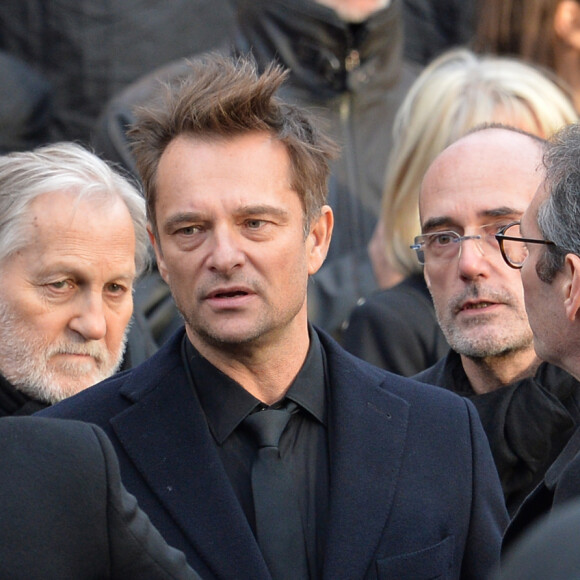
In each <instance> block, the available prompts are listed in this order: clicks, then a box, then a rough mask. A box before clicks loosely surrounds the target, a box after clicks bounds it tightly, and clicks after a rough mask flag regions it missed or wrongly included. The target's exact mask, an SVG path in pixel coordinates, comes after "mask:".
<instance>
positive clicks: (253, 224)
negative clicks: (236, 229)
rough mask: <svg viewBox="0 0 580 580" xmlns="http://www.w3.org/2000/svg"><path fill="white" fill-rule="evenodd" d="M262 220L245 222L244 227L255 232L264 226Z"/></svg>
mask: <svg viewBox="0 0 580 580" xmlns="http://www.w3.org/2000/svg"><path fill="white" fill-rule="evenodd" d="M264 223H265V222H264V220H247V221H246V226H247V227H248V228H250V229H251V230H257V229H259V228H261V227H262V226H263V225H264Z"/></svg>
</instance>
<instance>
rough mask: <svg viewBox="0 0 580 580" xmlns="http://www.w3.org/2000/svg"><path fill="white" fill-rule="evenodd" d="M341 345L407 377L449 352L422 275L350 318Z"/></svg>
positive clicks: (367, 302) (364, 305)
mask: <svg viewBox="0 0 580 580" xmlns="http://www.w3.org/2000/svg"><path fill="white" fill-rule="evenodd" d="M343 346H344V348H346V350H348V351H349V352H351V353H352V354H354V355H356V356H358V357H359V358H362V359H363V360H366V361H367V362H370V363H372V364H374V365H376V366H378V367H381V368H383V369H386V370H388V371H391V372H394V373H397V374H399V375H403V376H406V377H410V376H412V375H415V374H417V373H419V372H421V371H423V370H425V369H427V368H429V367H430V366H431V365H434V364H435V363H436V362H437V361H438V360H439V359H440V358H441V357H443V356H445V355H446V354H447V352H448V351H449V345H448V344H447V341H446V340H445V336H444V335H443V332H442V330H441V328H440V326H439V323H438V322H437V317H436V315H435V307H434V306H433V300H432V299H431V295H430V294H429V290H428V289H427V285H426V284H425V279H424V278H423V274H415V275H413V276H409V277H408V278H406V279H405V280H403V281H402V282H401V283H399V284H397V285H396V286H393V287H392V288H389V289H387V290H381V291H379V292H376V293H375V294H372V295H371V296H369V298H367V299H366V300H364V301H361V303H360V304H359V306H357V307H356V308H355V309H354V310H353V311H352V314H351V317H350V320H349V323H348V326H347V327H346V330H345V331H344V334H343Z"/></svg>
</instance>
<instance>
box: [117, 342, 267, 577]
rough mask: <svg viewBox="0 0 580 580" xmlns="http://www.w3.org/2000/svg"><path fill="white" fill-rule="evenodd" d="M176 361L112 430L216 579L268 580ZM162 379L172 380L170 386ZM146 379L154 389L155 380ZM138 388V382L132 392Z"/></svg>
mask: <svg viewBox="0 0 580 580" xmlns="http://www.w3.org/2000/svg"><path fill="white" fill-rule="evenodd" d="M171 356H173V358H175V353H174V352H173V353H172V354H171ZM174 362H175V364H174V365H173V368H172V369H170V371H169V372H167V371H168V370H169V369H167V370H165V371H164V372H159V373H158V379H157V381H158V383H157V386H156V387H155V388H149V389H148V390H147V392H146V393H144V394H142V395H141V396H138V397H137V400H136V401H135V402H134V404H133V405H132V406H131V407H129V408H128V409H127V410H126V411H124V412H123V413H121V414H120V415H117V416H116V417H115V418H113V420H112V421H111V423H112V426H113V429H114V431H115V433H116V434H117V436H118V438H119V441H120V443H121V445H122V446H123V447H124V449H125V451H126V453H127V454H128V455H129V457H130V458H131V460H132V461H133V463H134V465H135V466H136V468H137V470H138V471H139V473H140V474H141V475H142V477H143V478H144V479H145V480H146V482H147V485H148V486H149V487H150V488H151V490H152V492H153V494H154V495H155V496H156V497H157V498H158V499H159V501H160V502H161V503H162V504H163V506H164V508H165V510H166V511H167V513H168V515H169V516H170V518H171V519H172V520H173V523H174V524H176V525H177V526H178V527H179V528H180V529H181V531H182V532H183V533H184V535H185V536H186V537H187V538H188V540H189V541H190V542H191V544H192V546H193V547H194V548H195V551H196V552H197V553H198V555H199V556H200V558H201V559H202V560H204V561H205V562H206V563H207V564H208V566H209V567H210V568H211V569H212V570H213V572H214V573H215V575H216V576H218V577H228V578H236V577H242V576H244V577H248V578H249V577H252V578H269V575H268V572H267V569H266V566H265V563H264V561H263V558H262V556H261V554H260V552H259V548H258V546H257V543H256V541H255V540H254V536H253V534H252V531H251V529H250V526H249V524H248V523H247V520H246V517H245V515H244V514H243V511H242V509H241V507H240V505H239V502H238V500H237V498H236V496H235V494H234V491H233V489H232V487H231V485H230V483H229V480H228V477H227V475H226V473H225V470H224V468H223V465H222V463H221V460H220V458H219V456H218V454H217V450H216V449H215V447H214V444H213V440H212V439H211V435H210V433H209V430H208V427H207V424H206V421H205V417H204V416H203V413H202V411H201V408H200V406H199V403H198V401H197V398H196V396H195V394H194V393H193V392H192V389H191V387H190V385H189V383H188V381H187V378H186V375H185V372H184V370H183V365H182V364H181V360H180V357H178V360H176V361H174ZM164 366H165V365H164ZM149 370H151V369H149ZM163 376H170V377H171V384H166V383H165V382H164V380H163V378H162V377H163ZM147 378H148V383H149V384H152V379H153V377H151V374H148V377H147ZM138 384H139V378H138V376H135V377H134V379H133V380H132V385H129V388H128V389H127V390H130V389H131V387H135V385H138ZM136 433H141V437H140V438H136V437H135V434H136ZM216 546H219V549H216ZM224 554H228V555H229V557H227V558H224V557H223V555H224Z"/></svg>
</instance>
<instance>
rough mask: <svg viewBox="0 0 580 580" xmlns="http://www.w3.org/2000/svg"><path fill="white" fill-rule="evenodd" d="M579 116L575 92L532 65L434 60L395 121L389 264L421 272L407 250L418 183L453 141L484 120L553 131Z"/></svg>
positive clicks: (386, 205)
mask: <svg viewBox="0 0 580 580" xmlns="http://www.w3.org/2000/svg"><path fill="white" fill-rule="evenodd" d="M577 119H578V116H577V113H576V111H575V109H574V106H573V104H572V99H571V97H570V96H569V94H568V93H566V92H565V90H564V89H563V88H561V87H559V86H558V85H557V84H556V81H555V80H554V77H553V76H552V75H551V74H550V73H547V72H545V71H541V70H539V69H537V68H534V67H533V66H532V65H528V64H524V63H523V62H521V61H519V60H516V59H512V58H507V57H497V56H477V55H475V54H474V53H473V52H471V51H469V50H467V49H454V50H451V51H449V52H447V53H445V54H443V55H441V56H440V57H439V58H437V59H435V60H434V61H433V62H432V63H431V64H430V65H429V66H428V67H427V68H425V70H424V71H423V72H422V73H421V75H420V76H419V77H418V78H417V80H416V81H415V83H414V84H413V86H412V87H411V89H410V90H409V93H408V94H407V97H406V98H405V100H404V101H403V103H402V105H401V107H400V109H399V111H398V113H397V116H396V119H395V123H394V128H393V138H394V142H393V148H392V150H391V154H390V157H389V161H388V165H387V172H386V179H385V188H384V192H383V199H382V210H381V213H382V220H383V223H384V226H385V242H386V246H385V252H386V257H387V260H388V262H389V264H390V265H391V266H392V267H393V268H395V269H396V270H397V271H399V272H400V273H401V274H403V275H404V276H408V275H410V274H413V273H416V272H420V271H421V266H420V265H419V263H418V262H417V258H416V256H415V254H414V252H413V251H412V250H411V249H410V248H409V245H410V244H411V243H412V240H413V238H414V237H415V236H416V235H419V234H420V233H421V231H420V223H419V208H418V197H419V189H420V186H421V181H422V179H423V176H424V175H425V172H426V171H427V168H428V167H429V165H430V164H431V162H432V161H433V159H434V158H435V157H436V156H437V155H438V154H439V153H440V152H441V151H443V149H445V148H446V147H447V146H448V145H450V144H451V143H452V142H453V141H455V140H457V139H459V138H460V137H462V136H463V135H465V134H466V133H467V132H469V130H470V129H472V128H474V127H476V126H477V125H480V124H483V123H503V124H504V125H509V126H514V127H517V128H520V129H524V130H526V131H528V132H530V133H534V134H537V135H539V136H541V137H549V136H550V135H552V134H553V133H555V132H556V131H557V130H558V129H560V128H561V127H562V126H564V125H567V124H568V123H573V122H575V121H576V120H577Z"/></svg>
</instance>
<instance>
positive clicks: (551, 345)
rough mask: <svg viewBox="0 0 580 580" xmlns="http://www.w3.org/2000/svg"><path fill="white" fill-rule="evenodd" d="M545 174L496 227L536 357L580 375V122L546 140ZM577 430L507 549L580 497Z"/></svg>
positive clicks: (516, 524) (519, 519) (522, 513)
mask: <svg viewBox="0 0 580 580" xmlns="http://www.w3.org/2000/svg"><path fill="white" fill-rule="evenodd" d="M544 165H545V179H544V180H543V182H542V183H541V184H540V185H539V187H538V188H537V191H536V194H535V196H534V198H533V200H532V202H531V204H530V206H529V207H528V209H527V210H526V212H525V213H524V215H523V216H522V218H521V221H518V222H516V223H513V224H509V225H507V226H506V227H505V228H503V229H502V230H501V231H500V232H498V234H497V236H496V239H497V240H498V243H499V246H500V250H501V254H502V256H503V258H504V260H505V262H506V263H507V264H508V265H509V266H511V267H512V268H516V269H519V270H520V271H521V277H522V283H523V286H524V292H525V304H526V310H527V313H528V318H529V322H530V326H531V328H532V330H533V333H534V345H535V349H536V352H537V353H538V356H540V357H541V358H542V359H544V360H546V361H549V362H550V363H553V364H555V365H558V366H559V367H561V368H563V369H565V370H566V371H568V372H569V373H570V374H571V375H573V376H574V377H575V378H576V379H578V378H580V203H579V202H580V126H579V125H570V126H568V127H566V128H564V129H562V130H561V131H560V132H559V133H558V134H557V135H556V136H555V137H554V138H552V139H551V140H550V142H549V143H548V144H547V145H546V152H545V155H544ZM579 452H580V430H578V429H576V431H575V432H574V434H573V435H572V437H571V438H570V439H569V441H568V443H567V444H566V447H565V448H564V449H563V451H562V452H561V453H560V455H559V456H558V458H557V459H556V461H554V463H553V465H552V466H551V467H550V469H549V470H548V471H547V473H546V475H545V477H544V479H543V481H542V482H541V484H540V485H538V487H537V488H536V489H535V490H534V491H533V492H532V493H531V494H530V496H529V497H528V498H527V499H526V501H525V502H524V503H523V504H522V506H521V508H520V510H519V512H518V514H517V516H516V518H515V519H514V521H513V522H512V524H511V525H510V528H509V530H508V533H507V535H506V539H505V542H504V544H505V547H506V548H507V547H508V546H509V547H511V545H512V544H513V541H514V539H515V538H516V537H518V536H519V533H520V532H521V531H522V530H523V529H527V528H528V527H529V525H530V523H531V522H533V521H534V520H535V519H537V518H538V517H539V516H540V515H542V514H544V513H545V512H547V511H549V510H550V509H551V507H552V506H553V505H558V504H561V503H563V502H565V501H567V500H569V499H571V498H573V497H577V496H580V456H579V455H578V453H579Z"/></svg>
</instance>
